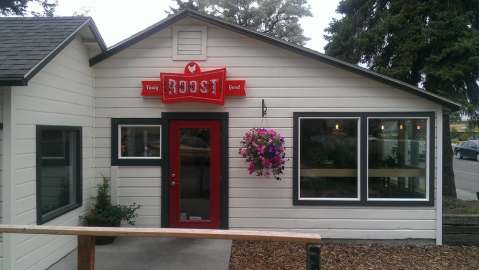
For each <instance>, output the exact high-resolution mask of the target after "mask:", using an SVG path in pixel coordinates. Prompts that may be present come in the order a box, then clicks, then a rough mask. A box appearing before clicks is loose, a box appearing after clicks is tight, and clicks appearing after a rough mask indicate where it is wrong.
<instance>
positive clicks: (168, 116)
mask: <svg viewBox="0 0 479 270" xmlns="http://www.w3.org/2000/svg"><path fill="white" fill-rule="evenodd" d="M162 119H163V128H162V157H163V165H162V167H161V227H163V228H167V227H168V226H169V221H168V211H169V191H170V190H169V188H170V185H169V181H168V172H169V169H170V168H169V167H170V165H169V157H168V156H169V152H168V151H169V147H168V146H169V138H168V133H169V128H168V126H169V122H170V120H219V121H220V123H221V131H220V132H221V133H220V137H221V141H220V143H221V146H220V148H221V153H220V155H221V171H220V174H221V178H220V193H221V194H220V204H221V205H220V229H228V227H229V224H228V220H229V191H228V188H229V175H228V167H229V159H228V157H229V152H228V151H229V149H228V138H229V135H228V127H229V125H228V124H229V123H228V120H229V114H228V113H227V112H164V113H162Z"/></svg>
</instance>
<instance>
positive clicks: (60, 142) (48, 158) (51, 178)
mask: <svg viewBox="0 0 479 270" xmlns="http://www.w3.org/2000/svg"><path fill="white" fill-rule="evenodd" d="M81 149H82V143H81V128H80V127H64V126H61V127H59V126H38V127H37V223H38V224H43V223H45V222H47V221H49V220H51V219H54V218H56V217H58V216H60V215H62V214H64V213H66V212H68V211H70V210H72V209H75V208H77V207H79V206H81V202H82V174H81V171H82V166H81V164H82V151H81Z"/></svg>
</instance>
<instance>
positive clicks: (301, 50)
mask: <svg viewBox="0 0 479 270" xmlns="http://www.w3.org/2000/svg"><path fill="white" fill-rule="evenodd" d="M187 16H189V17H192V18H194V19H197V20H199V21H203V22H206V23H209V24H213V25H216V26H219V27H222V28H225V29H228V30H231V31H233V32H237V33H240V34H243V35H247V36H250V37H253V38H255V39H259V40H261V41H263V42H266V43H269V44H272V45H274V46H277V47H280V48H283V49H286V50H290V51H293V52H295V53H298V54H301V55H304V56H307V57H311V58H314V59H317V60H321V61H323V62H326V63H329V64H331V65H334V66H337V67H340V68H343V69H347V70H349V71H352V72H354V73H357V74H360V75H363V76H366V77H368V78H371V79H374V80H377V81H380V82H383V83H386V84H388V85H391V86H394V87H396V88H400V89H402V90H405V91H407V92H409V93H411V94H414V95H417V96H420V97H423V98H426V99H428V100H431V101H433V102H435V103H438V104H440V105H442V106H445V107H447V108H448V109H450V110H452V111H457V110H459V109H460V108H461V105H460V104H458V103H456V102H454V101H452V100H449V99H447V98H443V97H441V96H438V95H435V94H432V93H429V92H426V91H424V90H422V89H420V88H418V87H415V86H413V85H410V84H407V83H404V82H401V81H399V80H396V79H394V78H391V77H388V76H385V75H381V74H379V73H376V72H373V71H371V70H368V69H366V68H363V67H360V66H357V65H354V64H351V63H348V62H345V61H341V60H339V59H336V58H333V57H331V56H328V55H325V54H322V53H319V52H317V51H314V50H311V49H308V48H305V47H302V46H299V45H296V44H292V43H290V42H287V41H284V40H281V39H278V38H274V37H271V36H268V35H266V34H262V33H259V32H256V31H253V30H250V29H248V28H245V27H242V26H239V25H236V24H233V23H230V22H227V21H224V20H221V19H218V18H216V17H213V16H208V15H205V14H201V13H199V12H197V11H194V10H190V9H186V10H183V11H181V12H179V13H177V14H175V15H172V16H169V17H167V18H165V19H163V20H161V21H160V22H158V23H156V24H154V25H152V26H150V27H148V28H146V29H145V30H143V31H141V32H139V33H137V34H135V35H133V36H131V37H130V38H127V39H125V40H123V41H121V42H119V43H117V44H115V45H114V46H112V47H110V48H108V49H107V50H106V51H105V52H103V53H101V54H99V55H97V56H95V57H93V58H91V59H90V65H91V66H93V65H95V64H97V63H99V62H101V61H103V60H105V59H106V58H108V57H110V56H112V55H114V54H116V53H118V52H120V51H121V50H123V49H125V48H127V47H129V46H131V45H133V44H135V43H137V42H139V41H141V40H143V39H144V38H146V37H148V36H150V35H152V34H153V33H156V32H158V31H161V30H162V29H164V28H166V27H168V26H170V25H172V24H173V23H175V22H177V21H179V20H181V19H182V18H184V17H187Z"/></svg>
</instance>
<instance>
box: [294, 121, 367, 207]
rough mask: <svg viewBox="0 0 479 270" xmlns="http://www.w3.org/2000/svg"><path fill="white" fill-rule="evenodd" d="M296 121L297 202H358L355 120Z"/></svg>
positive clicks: (356, 127)
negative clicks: (297, 143)
mask: <svg viewBox="0 0 479 270" xmlns="http://www.w3.org/2000/svg"><path fill="white" fill-rule="evenodd" d="M298 121H299V130H298V132H299V134H298V137H299V159H298V164H299V172H298V176H299V179H300V181H299V200H329V201H331V200H343V201H347V200H349V201H351V200H359V190H360V186H359V179H360V175H359V160H360V159H359V141H358V140H359V127H360V125H359V118H358V117H356V118H346V117H345V118H340V117H335V118H329V117H325V118H317V117H300V118H299V119H298Z"/></svg>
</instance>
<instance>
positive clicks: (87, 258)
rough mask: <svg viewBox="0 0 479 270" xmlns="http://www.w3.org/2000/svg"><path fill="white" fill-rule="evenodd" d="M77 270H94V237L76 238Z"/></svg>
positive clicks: (81, 236) (83, 236)
mask: <svg viewBox="0 0 479 270" xmlns="http://www.w3.org/2000/svg"><path fill="white" fill-rule="evenodd" d="M77 269H78V270H94V269H95V236H88V235H79V236H78V268H77Z"/></svg>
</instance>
